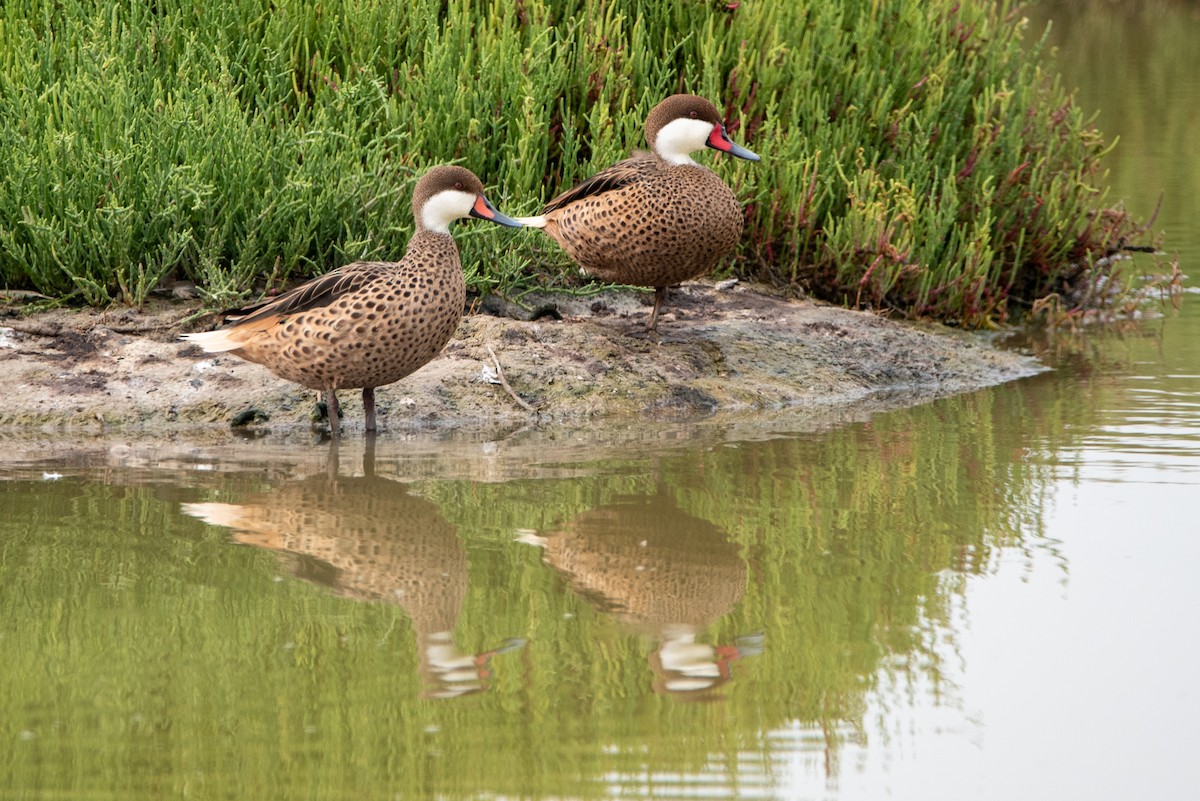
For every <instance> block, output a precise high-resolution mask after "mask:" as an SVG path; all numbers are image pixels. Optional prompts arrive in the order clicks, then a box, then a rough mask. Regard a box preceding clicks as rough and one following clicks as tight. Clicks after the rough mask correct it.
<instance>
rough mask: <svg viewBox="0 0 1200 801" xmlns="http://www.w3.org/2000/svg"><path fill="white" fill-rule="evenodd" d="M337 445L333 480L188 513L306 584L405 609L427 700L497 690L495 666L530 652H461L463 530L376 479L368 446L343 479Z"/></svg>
mask: <svg viewBox="0 0 1200 801" xmlns="http://www.w3.org/2000/svg"><path fill="white" fill-rule="evenodd" d="M337 448H338V445H337V441H336V440H335V441H333V442H332V443H331V445H330V456H329V470H328V474H327V475H326V476H315V477H310V478H306V479H302V480H299V481H292V482H288V483H285V484H282V485H280V486H279V487H278V488H276V489H275V490H273V491H272V492H270V493H264V494H261V495H256V496H252V497H249V498H247V499H246V500H245V501H244V502H243V503H240V504H230V503H187V504H184V505H183V510H184V511H185V512H186V513H187V514H190V515H192V516H194V517H198V518H200V519H201V520H204V521H205V522H206V523H209V524H212V525H217V526H226V527H228V528H231V529H233V530H234V531H235V532H236V533H235V534H234V536H233V539H234V541H235V542H238V543H242V544H245V545H253V546H255V547H259V548H266V549H269V550H272V551H275V552H277V553H279V554H280V556H281V560H282V561H283V562H284V563H285V564H287V565H288V567H289V568H290V570H291V572H292V573H293V574H294V575H295V576H297V577H298V578H301V579H304V580H307V581H312V582H314V583H318V584H322V585H325V586H328V587H330V588H331V589H332V590H333V591H334V592H336V593H337V594H338V595H341V596H344V597H346V598H353V599H356V600H361V601H386V602H388V603H394V604H398V605H399V606H400V607H401V608H402V609H403V610H404V611H405V612H406V613H407V614H408V616H409V618H410V619H411V620H412V625H413V629H414V630H415V632H416V635H417V647H418V650H419V657H420V670H421V673H422V676H423V678H424V680H425V686H426V692H425V695H426V697H430V698H454V697H458V696H462V695H467V694H471V693H476V692H481V691H483V690H486V689H487V687H488V683H487V680H488V678H489V676H490V667H489V663H490V661H491V659H492V657H493V656H495V655H496V654H499V653H503V652H505V651H508V650H512V649H514V648H519V647H520V646H521V645H523V644H524V641H523V640H518V639H510V640H506V641H505V642H504V643H503V644H501V645H500V646H499V647H497V648H495V649H492V650H490V651H485V652H483V653H479V654H472V653H465V652H463V651H462V650H461V649H460V648H459V647H458V646H457V645H456V644H455V642H454V634H453V633H454V628H455V625H456V624H457V622H458V616H459V613H460V612H461V611H462V606H463V600H464V599H465V598H466V594H467V554H466V548H465V547H464V545H463V542H462V540H461V539H460V538H459V536H458V532H457V531H456V529H455V527H454V526H453V525H451V524H450V522H449V521H447V520H446V518H445V517H444V516H443V515H442V512H441V510H440V509H439V508H438V507H437V506H436V505H435V504H433V503H431V502H430V501H427V500H425V499H424V498H419V497H416V496H414V495H410V494H409V493H408V491H407V489H406V488H405V486H404V485H403V484H401V483H399V482H397V481H393V480H391V479H387V478H382V477H379V476H376V475H375V471H374V461H375V458H374V448H373V442H372V441H371V440H370V438H369V439H368V445H367V451H366V453H365V455H364V457H363V475H362V476H360V477H348V476H342V475H340V474H339V472H338V458H337V454H338V451H337Z"/></svg>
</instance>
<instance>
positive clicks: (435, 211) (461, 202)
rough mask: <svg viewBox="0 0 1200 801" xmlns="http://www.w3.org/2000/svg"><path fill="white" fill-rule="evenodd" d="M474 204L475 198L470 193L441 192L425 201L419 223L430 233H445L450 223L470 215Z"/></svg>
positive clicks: (457, 191) (452, 190) (453, 190)
mask: <svg viewBox="0 0 1200 801" xmlns="http://www.w3.org/2000/svg"><path fill="white" fill-rule="evenodd" d="M474 204H475V196H474V195H472V194H471V193H470V192H463V191H460V190H458V189H446V190H443V191H441V192H438V193H437V194H436V195H434V196H433V197H431V198H429V200H427V201H425V208H423V209H422V210H421V222H422V223H424V225H425V227H426V228H427V229H429V230H430V231H437V232H439V233H447V232H449V230H450V223H452V222H454V221H455V220H457V219H460V218H462V217H466V216H467V215H468V214H470V213H471V207H472V206H473V205H474Z"/></svg>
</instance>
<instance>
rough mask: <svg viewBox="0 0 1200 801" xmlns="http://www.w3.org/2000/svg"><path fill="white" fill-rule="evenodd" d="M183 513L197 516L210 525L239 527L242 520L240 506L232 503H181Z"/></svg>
mask: <svg viewBox="0 0 1200 801" xmlns="http://www.w3.org/2000/svg"><path fill="white" fill-rule="evenodd" d="M181 508H182V509H183V512H184V514H189V515H191V516H192V517H198V518H200V519H201V520H203V521H204V522H205V523H208V524H209V525H210V526H225V527H226V528H240V527H241V522H242V507H240V506H238V505H236V504H232V503H185V504H182V506H181Z"/></svg>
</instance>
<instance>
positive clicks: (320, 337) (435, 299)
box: [183, 166, 521, 436]
mask: <svg viewBox="0 0 1200 801" xmlns="http://www.w3.org/2000/svg"><path fill="white" fill-rule="evenodd" d="M412 203H413V218H414V220H415V223H416V231H415V232H414V233H413V236H412V239H410V240H409V242H408V248H407V250H406V251H405V253H404V258H403V259H401V260H400V261H398V262H381V261H361V262H354V263H353V264H347V265H345V266H344V267H340V268H338V269H336V270H333V271H332V272H329V273H326V274H325V275H322V276H320V277H318V278H315V279H313V280H312V281H309V282H308V283H306V284H302V285H301V286H298V287H296V288H295V289H292V290H290V291H288V292H285V293H284V294H282V295H279V296H278V297H275V298H271V299H270V300H266V301H264V302H262V303H259V304H257V305H253V306H248V307H246V308H243V309H238V310H235V311H229V312H226V313H225V319H226V321H227V322H228V325H226V326H225V327H223V328H220V329H217V330H215V331H207V332H203V333H194V334H184V335H183V338H184V339H187V340H189V341H191V342H194V343H195V344H197V345H199V346H200V347H202V348H203V349H204V350H206V351H209V352H211V353H221V352H229V353H232V354H234V355H235V356H240V357H241V358H243V359H246V360H248V361H252V362H256V363H258V364H261V365H263V366H264V367H266V368H267V369H269V370H270V371H271V372H273V373H275V374H276V375H278V376H280V377H281V378H286V379H287V380H289V381H294V382H296V383H297V384H300V385H301V386H303V387H307V388H309V389H316V390H322V391H324V392H325V397H326V404H327V410H328V416H329V426H330V430H331V432H332V433H333V435H334V436H337V434H338V416H339V415H338V403H337V394H336V392H337V390H339V389H356V388H361V389H362V397H363V408H364V411H365V414H366V428H367V430H368V431H374V430H375V387H381V386H385V385H387V384H391V383H393V382H395V381H399V380H400V379H401V378H404V377H405V376H407V375H409V374H410V373H412V372H415V371H416V370H417V369H419V368H420V367H422V366H424V365H425V364H426V363H428V362H429V361H431V360H432V359H433V358H434V357H436V356H437V355H438V354H439V353H441V350H442V348H443V347H444V346H445V344H446V343H447V342H448V341H449V340H450V337H451V336H452V335H453V334H454V331H455V329H456V328H457V327H458V324H459V321H460V320H461V319H462V316H463V307H464V305H465V303H466V283H465V281H464V279H463V272H462V265H461V263H460V261H459V257H458V248H457V246H456V245H455V244H454V238H453V237H452V236H451V235H450V223H452V222H454V221H455V220H458V219H461V218H464V217H479V218H480V219H484V220H489V221H491V222H494V223H499V224H500V225H507V226H514V227H517V226H520V225H521V223H519V222H517V221H516V220H513V219H512V218H510V217H507V216H505V215H503V214H501V213H500V212H498V211H496V209H495V207H494V206H492V204H491V203H490V202H489V201H488V199H487V197H486V196H485V195H484V191H483V183H482V182H481V181H480V180H479V178H477V177H476V176H475V174H474V173H472V172H471V171H470V170H468V169H465V168H463V167H456V166H441V167H434V168H433V169H431V170H429V171H428V172H427V173H425V175H423V176H422V177H421V179H420V180H419V181H418V182H417V185H416V188H415V189H414V191H413V201H412Z"/></svg>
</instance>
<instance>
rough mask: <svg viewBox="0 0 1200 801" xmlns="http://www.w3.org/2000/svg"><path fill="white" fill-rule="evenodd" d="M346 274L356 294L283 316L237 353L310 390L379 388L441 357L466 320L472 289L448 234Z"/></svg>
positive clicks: (426, 237)
mask: <svg viewBox="0 0 1200 801" xmlns="http://www.w3.org/2000/svg"><path fill="white" fill-rule="evenodd" d="M340 272H341V273H343V274H345V275H346V276H347V278H348V279H353V280H356V283H357V286H355V288H354V289H353V290H351V291H349V292H346V293H344V294H341V295H340V296H338V297H336V298H335V299H333V300H332V301H331V302H330V303H329V304H327V305H324V306H320V307H317V308H314V309H310V310H306V311H301V312H296V313H292V314H288V315H286V316H284V317H283V318H282V319H281V320H280V322H279V323H278V324H277V325H275V326H273V327H272V328H270V329H269V330H266V331H263V332H262V333H261V334H259V335H257V336H255V337H254V338H253V339H251V340H249V341H248V342H247V344H246V345H245V346H243V347H242V348H240V349H238V350H236V351H234V353H235V354H236V355H238V356H241V357H242V358H244V359H248V360H249V361H252V362H257V363H258V364H261V365H263V366H264V367H266V368H268V369H269V370H271V372H273V373H275V374H276V375H278V376H280V377H281V378H286V379H287V380H289V381H294V382H296V383H297V384H300V385H301V386H305V387H309V388H311V389H324V388H327V387H330V386H332V387H334V388H335V389H349V388H358V387H380V386H385V385H387V384H391V383H393V382H395V381H399V380H400V379H401V378H404V377H405V376H407V375H408V374H410V373H412V372H414V371H415V370H417V369H418V368H420V367H421V366H423V365H425V364H426V363H428V362H429V361H431V360H432V359H433V358H434V357H436V356H437V355H438V354H439V353H441V351H442V348H443V347H444V346H445V345H446V343H447V342H448V341H449V340H450V337H451V336H453V334H454V331H455V329H456V328H458V324H459V321H460V320H461V319H462V316H463V307H464V305H465V303H466V284H465V282H464V280H463V274H462V268H461V266H460V263H459V258H458V249H457V248H456V247H455V245H454V240H453V239H451V237H450V236H449V235H447V234H438V233H433V232H429V231H421V232H418V233H417V234H415V235H414V236H413V238H412V240H411V241H410V243H409V247H408V251H407V252H406V253H405V256H404V259H403V260H402V261H400V262H394V263H393V262H356V263H354V264H350V265H347V266H345V267H343V268H341V270H340Z"/></svg>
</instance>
